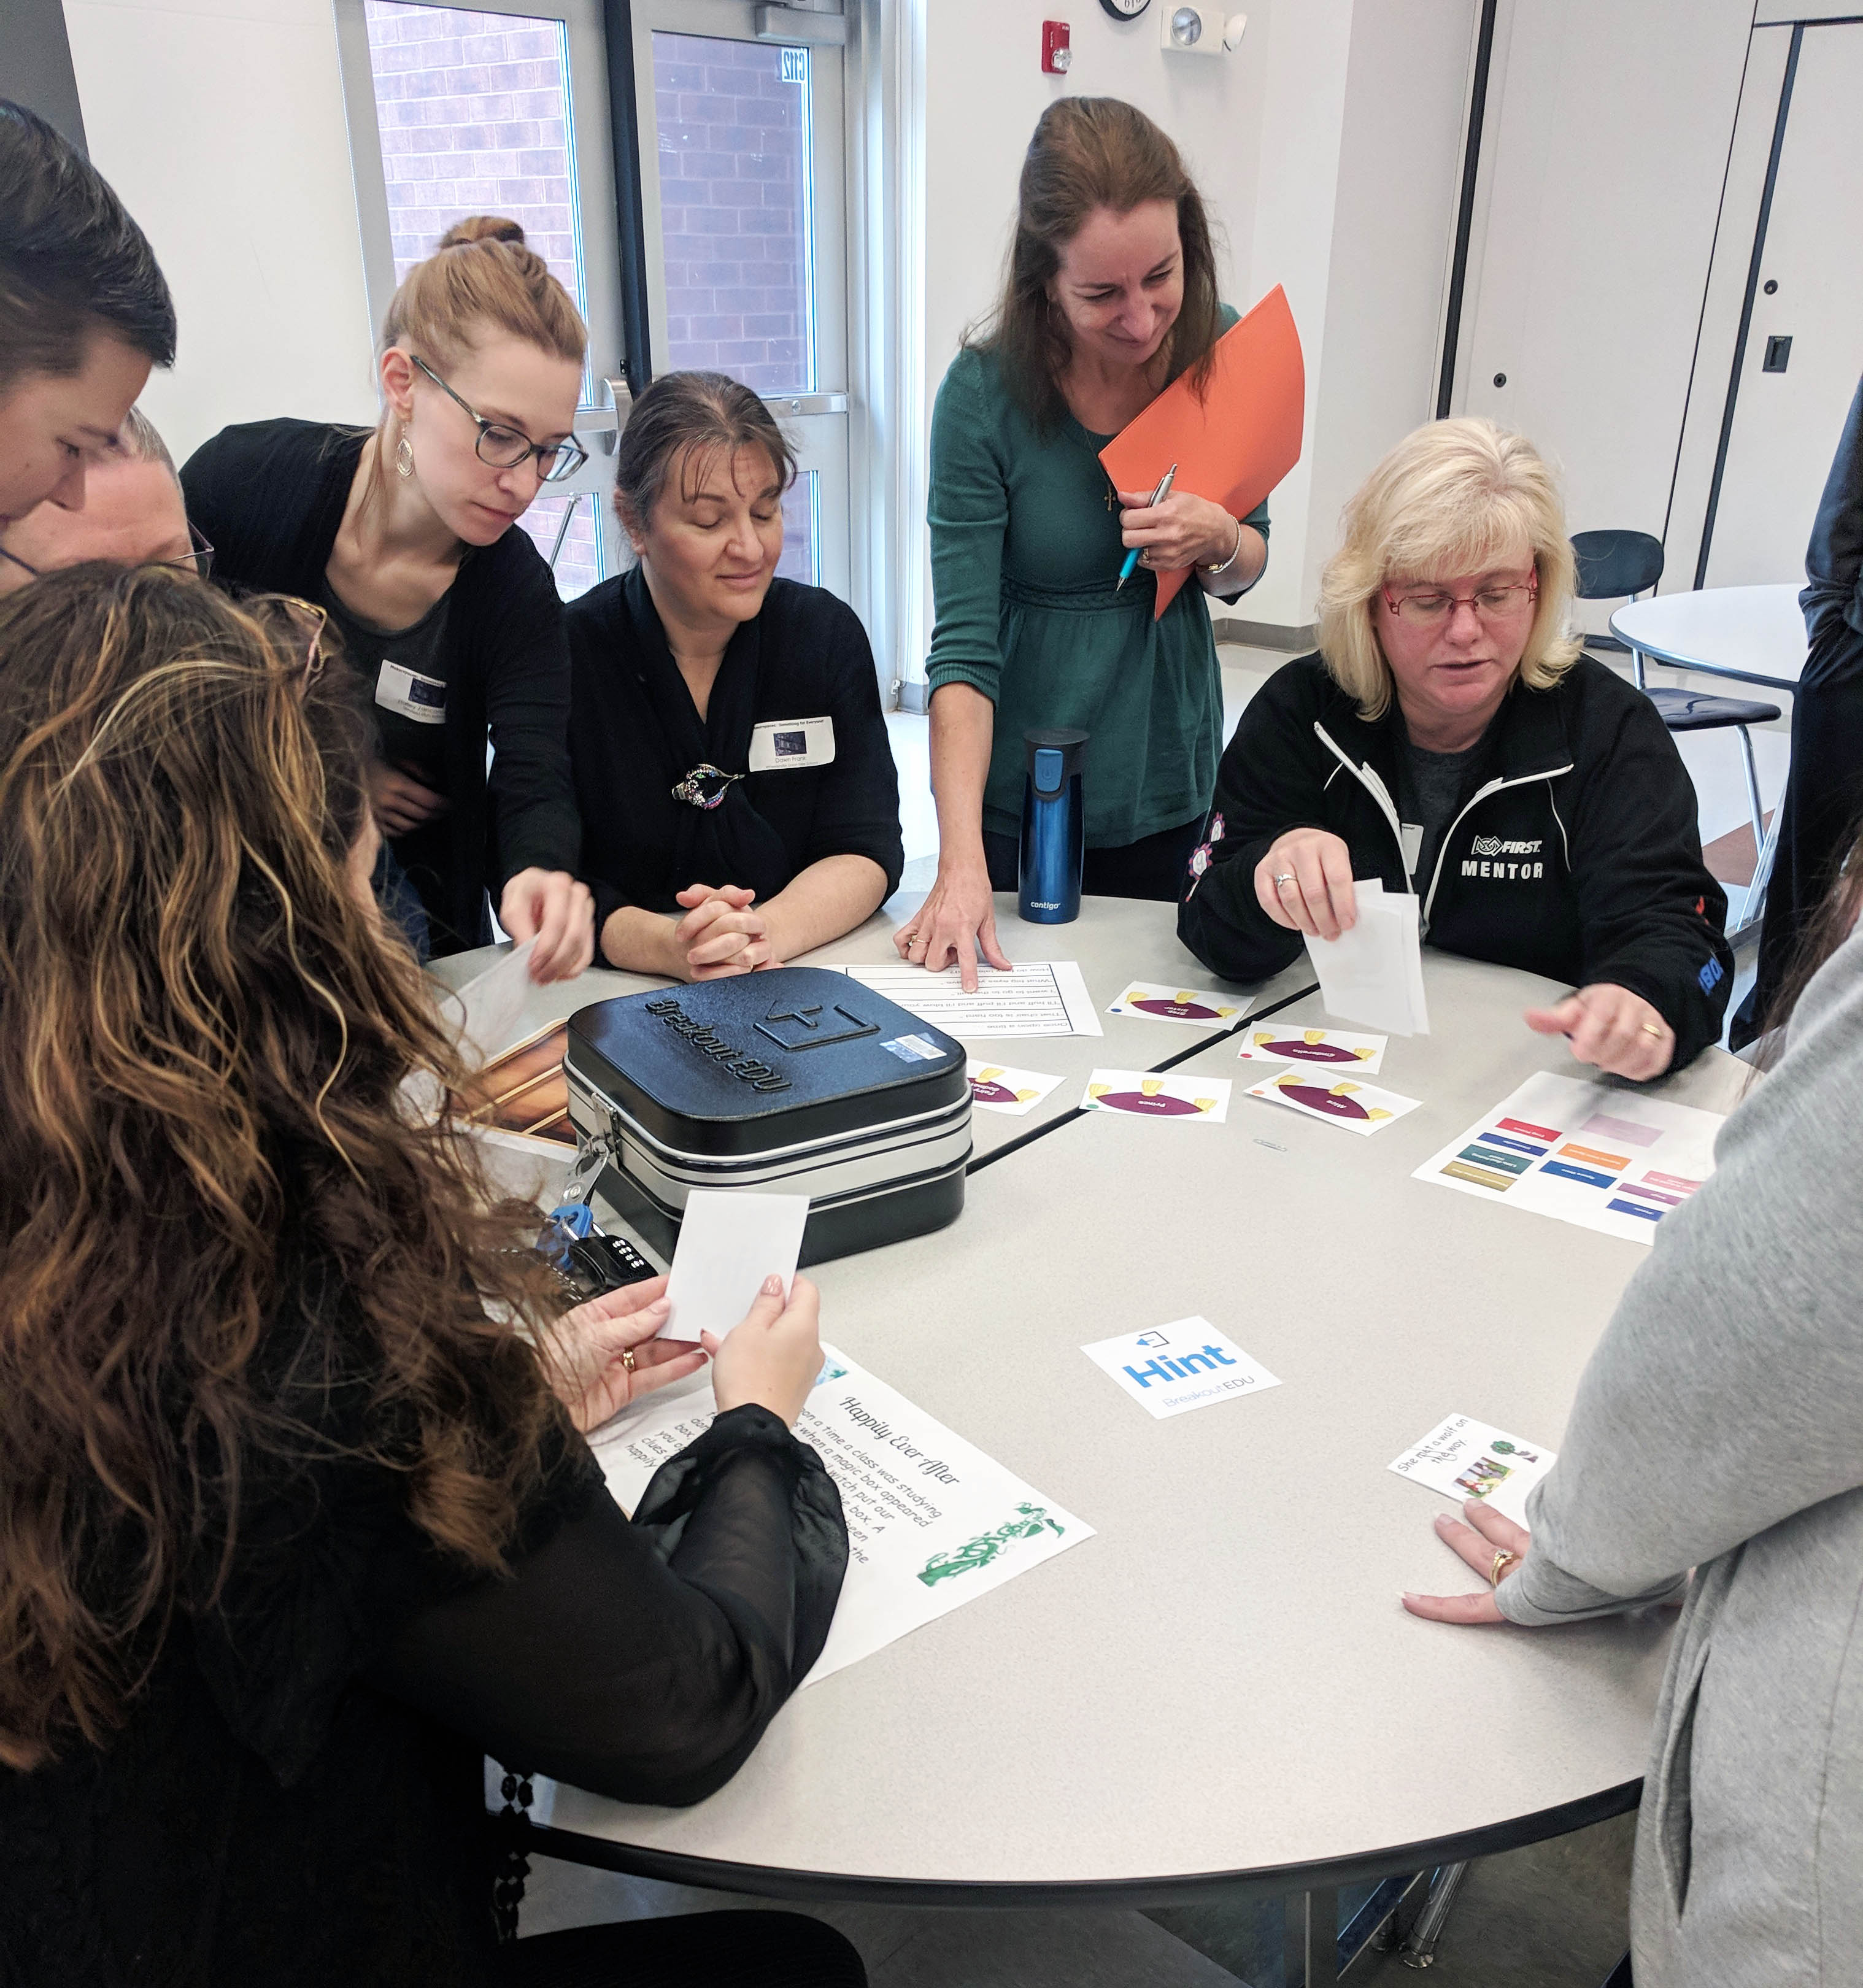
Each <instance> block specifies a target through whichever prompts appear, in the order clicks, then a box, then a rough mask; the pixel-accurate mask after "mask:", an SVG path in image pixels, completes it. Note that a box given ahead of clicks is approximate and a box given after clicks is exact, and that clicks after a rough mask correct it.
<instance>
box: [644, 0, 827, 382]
mask: <svg viewBox="0 0 1863 1988" xmlns="http://www.w3.org/2000/svg"><path fill="white" fill-rule="evenodd" d="M783 56H784V51H783V49H779V48H777V47H774V46H769V45H767V44H764V43H759V42H731V41H718V40H712V39H705V38H702V37H701V36H698V35H668V34H656V35H654V112H655V115H656V117H657V119H658V123H659V127H660V215H661V238H662V242H663V245H664V252H665V258H666V311H667V332H668V352H667V355H666V361H665V363H667V364H668V365H669V366H697V367H713V368H715V370H718V371H719V372H721V373H729V374H732V375H733V376H734V377H736V378H738V379H739V380H742V381H743V382H744V383H745V384H746V386H750V387H756V388H757V389H758V390H759V392H763V393H772V392H782V391H788V392H790V393H794V392H796V391H798V390H801V391H806V390H807V389H808V388H809V387H810V385H811V384H813V383H812V381H811V380H810V372H811V370H812V369H811V367H810V363H809V361H810V353H809V350H808V330H809V327H808V325H807V323H806V311H807V296H806V263H807V242H806V235H805V234H804V232H803V231H804V225H805V221H806V210H805V208H804V204H803V196H804V175H805V174H806V171H807V161H806V159H805V158H804V157H803V143H804V140H805V137H806V127H805V113H806V85H804V84H803V83H785V82H783V80H782V79H781V71H782V63H783Z"/></svg>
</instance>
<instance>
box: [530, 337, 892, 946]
mask: <svg viewBox="0 0 1863 1988" xmlns="http://www.w3.org/2000/svg"><path fill="white" fill-rule="evenodd" d="M795 474H796V465H795V459H794V458H793V455H792V454H791V452H790V449H789V443H788V442H787V441H786V439H785V438H784V436H783V431H782V430H781V429H780V428H779V427H778V426H777V425H776V421H775V419H774V418H773V416H772V414H771V413H770V411H769V408H767V407H766V406H765V405H764V404H763V403H762V401H760V400H759V399H758V397H757V396H756V394H753V393H752V391H750V389H749V387H746V386H742V385H740V384H739V383H738V382H737V381H736V380H732V379H728V378H727V377H725V375H724V374H722V373H668V374H665V375H664V377H661V378H660V379H658V380H655V381H654V384H652V385H651V387H648V388H647V391H645V392H644V394H641V397H640V398H639V399H638V400H637V401H635V403H634V407H633V409H632V411H631V413H630V414H629V415H628V418H627V427H626V428H624V430H623V431H622V434H621V439H620V449H619V451H618V454H617V461H616V468H615V484H614V505H615V511H616V514H617V516H618V517H619V518H620V521H621V526H622V529H624V531H625V532H627V536H628V539H629V540H630V542H631V543H632V545H633V546H634V552H635V553H636V555H637V557H638V559H639V561H640V563H639V564H638V565H637V566H636V567H635V568H634V570H633V571H632V572H631V573H626V574H624V575H623V576H621V577H620V579H618V580H607V581H606V582H604V583H603V584H602V585H601V586H600V587H596V588H595V589H594V590H593V591H592V592H590V593H585V594H584V595H583V597H582V598H581V599H580V600H577V601H576V602H574V603H572V605H571V606H570V609H569V610H568V620H569V630H570V668H571V678H572V684H573V722H572V725H571V728H570V756H571V758H572V759H573V762H574V765H575V769H576V799H577V802H578V804H579V806H580V810H581V813H582V820H583V849H582V874H583V876H585V877H587V878H588V879H589V880H590V884H591V886H592V887H593V890H594V893H595V908H596V930H597V934H598V935H599V938H600V946H601V952H602V957H603V958H604V959H606V960H607V962H608V963H609V964H610V965H613V966H620V967H628V968H631V969H634V971H635V972H641V973H663V974H667V975H671V977H672V978H673V979H678V980H705V979H715V978H717V977H718V975H722V974H730V973H747V972H754V971H755V970H756V969H758V968H760V967H766V966H780V965H782V964H783V962H785V961H786V960H789V959H792V958H794V957H795V956H796V955H797V954H799V953H803V952H809V951H810V949H811V948H813V947H816V946H818V945H826V944H827V942H828V941H829V940H830V939H833V938H839V937H840V935H841V934H842V933H843V932H845V931H850V930H851V929H852V928H853V927H854V926H855V925H858V924H859V923H860V921H861V920H862V919H863V918H867V916H869V915H871V913H872V912H873V911H874V909H875V908H877V906H878V905H879V904H881V902H882V901H883V900H884V899H885V898H887V897H888V896H889V895H890V894H891V892H892V891H893V890H894V888H895V887H896V886H897V885H898V881H899V873H900V870H901V867H902V865H903V863H904V855H903V851H902V849H901V842H900V835H899V783H898V775H897V774H896V773H895V772H894V767H893V754H892V747H891V743H890V742H889V741H888V738H887V732H886V719H885V717H884V714H883V713H882V712H881V708H880V690H879V685H878V684H877V681H875V678H874V659H873V651H871V649H870V648H869V647H868V646H867V635H866V631H864V629H863V628H862V627H861V626H860V621H859V620H858V619H857V617H856V616H855V614H854V610H852V609H851V608H850V607H848V606H847V604H846V603H844V602H843V601H840V600H837V599H836V598H835V597H834V596H833V594H832V593H828V592H827V591H826V590H824V589H823V588H821V587H804V586H802V585H800V584H799V583H797V582H796V581H794V580H778V579H776V577H775V573H776V562H777V560H779V559H780V558H781V557H782V556H783V492H784V491H785V490H786V489H787V488H788V487H789V484H790V482H792V481H793V478H794V477H795Z"/></svg>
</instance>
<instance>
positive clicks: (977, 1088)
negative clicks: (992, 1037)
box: [964, 1057, 1060, 1118]
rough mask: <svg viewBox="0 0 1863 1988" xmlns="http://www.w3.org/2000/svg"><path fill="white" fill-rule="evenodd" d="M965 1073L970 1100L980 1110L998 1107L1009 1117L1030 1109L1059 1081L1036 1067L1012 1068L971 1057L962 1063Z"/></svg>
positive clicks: (1019, 1115)
mask: <svg viewBox="0 0 1863 1988" xmlns="http://www.w3.org/2000/svg"><path fill="white" fill-rule="evenodd" d="M964 1073H965V1076H967V1077H969V1079H970V1101H971V1103H972V1104H973V1105H975V1107H976V1108H977V1109H978V1110H979V1111H1000V1112H1001V1113H1003V1115H1004V1116H1005V1117H1009V1118H1019V1117H1022V1116H1023V1114H1025V1113H1026V1112H1030V1111H1033V1110H1034V1109H1035V1107H1036V1105H1038V1104H1040V1102H1041V1101H1042V1100H1043V1098H1044V1097H1046V1096H1047V1094H1049V1092H1050V1091H1051V1090H1053V1088H1054V1087H1055V1086H1056V1085H1057V1084H1059V1083H1060V1078H1059V1077H1050V1076H1048V1075H1046V1073H1044V1072H1043V1071H1041V1070H1012V1069H1010V1068H1009V1066H1008V1064H1006V1063H979V1062H978V1061H976V1060H975V1058H974V1057H973V1058H972V1060H970V1061H969V1063H965V1066H964Z"/></svg>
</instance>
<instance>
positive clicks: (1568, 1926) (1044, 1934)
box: [522, 1816, 1635, 1988]
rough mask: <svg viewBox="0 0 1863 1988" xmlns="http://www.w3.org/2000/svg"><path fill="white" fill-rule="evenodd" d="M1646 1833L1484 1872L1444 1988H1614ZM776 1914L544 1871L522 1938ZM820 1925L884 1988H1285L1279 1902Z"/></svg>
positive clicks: (1378, 1982)
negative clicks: (632, 1923) (737, 1913)
mask: <svg viewBox="0 0 1863 1988" xmlns="http://www.w3.org/2000/svg"><path fill="white" fill-rule="evenodd" d="M1634 1824H1635V1818H1634V1817H1628V1816H1625V1817H1618V1819H1617V1820H1616V1821H1612V1822H1608V1823H1601V1824H1598V1826H1597V1827H1595V1828H1592V1829H1587V1830H1582V1831H1579V1832H1577V1834H1574V1835H1571V1836H1567V1837H1560V1838H1555V1839H1554V1841H1551V1842H1550V1843H1543V1844H1535V1845H1534V1846H1533V1847H1532V1848H1530V1849H1527V1850H1519V1851H1510V1852H1509V1853H1507V1854H1505V1855H1503V1856H1500V1857H1491V1858H1486V1859H1485V1860H1484V1861H1483V1862H1481V1863H1479V1864H1478V1865H1476V1866H1475V1867H1474V1868H1473V1869H1472V1871H1471V1872H1470V1874H1469V1880H1468V1882H1467V1883H1466V1885H1464V1886H1463V1888H1462V1892H1461V1895H1460V1896H1459V1898H1458V1899H1457V1901H1456V1906H1455V1909H1454V1911H1453V1912H1452V1914H1451V1915H1450V1918H1449V1925H1448V1929H1447V1930H1446V1932H1445V1933H1444V1936H1443V1938H1442V1945H1441V1946H1440V1948H1439V1951H1438V1955H1437V1959H1436V1963H1435V1966H1434V1967H1433V1968H1432V1969H1431V1970H1430V1974H1429V1980H1430V1982H1431V1983H1432V1988H1496V1984H1498V1983H1502V1982H1505V1983H1507V1985H1508V1988H1600V1984H1601V1983H1602V1982H1603V1981H1604V1977H1605V1976H1607V1975H1608V1973H1609V1972H1610V1971H1611V1967H1612V1966H1613V1965H1614V1963H1615V1962H1616V1960H1617V1958H1618V1955H1619V1954H1620V1953H1621V1952H1622V1951H1623V1949H1624V1946H1625V1939H1626V1934H1625V1912H1626V1902H1627V1898H1628V1878H1629V1868H1630V1844H1631V1834H1632V1831H1633V1828H1634ZM752 1905H757V1906H764V1905H767V1902H766V1901H763V1900H759V1899H756V1898H742V1897H736V1896H731V1895H721V1894H715V1893H712V1892H698V1891H693V1890H690V1889H688V1888H683V1887H681V1886H678V1885H656V1884H651V1883H648V1882H647V1881H645V1880H644V1879H639V1878H621V1877H617V1876H615V1875H613V1874H611V1873H608V1872H604V1871H590V1870H586V1869H583V1868H581V1867H580V1866H578V1865H568V1864H559V1863H556V1862H554V1861H550V1860H547V1859H544V1858H538V1859H536V1860H535V1861H534V1863H533V1869H532V1875H531V1882H530V1886H529V1892H528V1894H527V1895H526V1902H525V1905H524V1912H523V1918H522V1927H523V1930H524V1932H526V1934H530V1933H539V1932H550V1931H552V1930H553V1929H556V1927H559V1926H568V1925H587V1924H591V1923H593V1922H598V1921H606V1920H611V1919H631V1918H641V1917H647V1916H658V1915H660V1914H661V1913H664V1912H712V1911H717V1910H719V1909H725V1910H729V1909H734V1908H738V1907H743V1906H752ZM810 1910H812V1911H813V1912H815V1913H816V1915H817V1916H818V1917H820V1918H822V1919H827V1920H829V1921H830V1922H832V1923H833V1925H837V1926H838V1927H840V1929H841V1931H842V1932H844V1933H845V1934H846V1935H847V1937H848V1938H849V1939H851V1940H852V1941H853V1942H854V1945H855V1946H857V1948H858V1949H860V1955H861V1957H862V1958H863V1959H864V1960H865V1962H866V1963H867V1973H868V1975H869V1976H870V1978H871V1981H872V1983H873V1988H1226V1984H1229V1985H1230V1988H1232V1984H1235V1983H1243V1984H1245V1988H1282V1975H1281V1965H1280V1951H1279V1948H1280V1913H1279V1909H1278V1907H1277V1906H1276V1905H1274V1904H1273V1902H1270V1903H1268V1904H1266V1905H1244V1906H1232V1905H1208V1904H1205V1905H1195V1906H1190V1907H1185V1908H1182V1909H1176V1910H1161V1911H1157V1912H1150V1913H1141V1912H1118V1911H1107V1912H955V1911H948V1910H945V1911H929V1910H928V1911H919V1910H913V1909H908V1908H905V1907H898V1906H875V1905H821V1906H819V1907H812V1908H810ZM1417 1979H1418V1977H1417V1976H1416V1975H1415V1973H1412V1971H1411V1970H1410V1969H1408V1968H1406V1967H1405V1966H1404V1965H1403V1964H1402V1963H1401V1962H1400V1961H1399V1960H1398V1959H1397V1957H1396V1956H1395V1955H1389V1954H1374V1955H1368V1956H1366V1957H1365V1959H1364V1960H1363V1961H1362V1962H1361V1963H1360V1964H1359V1966H1358V1967H1356V1968H1355V1969H1354V1970H1353V1973H1352V1974H1351V1977H1350V1980H1351V1985H1352V1988H1367V1984H1370V1985H1371V1988H1401V1984H1403V1983H1414V1982H1415V1981H1416V1980H1417Z"/></svg>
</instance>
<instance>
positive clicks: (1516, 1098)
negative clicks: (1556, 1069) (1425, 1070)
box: [1412, 1071, 1726, 1243]
mask: <svg viewBox="0 0 1863 1988" xmlns="http://www.w3.org/2000/svg"><path fill="white" fill-rule="evenodd" d="M1724 1124H1726V1118H1725V1117H1723V1115H1722V1114H1720V1113H1719V1112H1718V1111H1699V1110H1698V1109H1697V1108H1696V1107H1695V1106H1693V1105H1692V1104H1671V1103H1669V1100H1667V1099H1666V1098H1662V1097H1645V1096H1644V1095H1643V1094H1642V1093H1641V1092H1639V1091H1634V1090H1620V1089H1619V1088H1618V1087H1617V1086H1616V1085H1614V1084H1587V1082H1585V1081H1584V1079H1583V1078H1581V1077H1555V1076H1554V1075H1553V1074H1552V1073H1550V1071H1542V1072H1541V1073H1540V1075H1539V1076H1537V1077H1529V1078H1528V1079H1527V1081H1526V1082H1525V1083H1524V1084H1522V1085H1521V1086H1520V1088H1519V1090H1516V1091H1514V1092H1513V1093H1512V1094H1511V1095H1510V1096H1509V1097H1506V1098H1503V1100H1502V1101H1501V1102H1500V1104H1497V1105H1496V1107H1494V1109H1493V1111H1489V1112H1485V1113H1484V1114H1483V1115H1482V1116H1481V1117H1479V1118H1478V1119H1476V1121H1475V1123H1474V1124H1472V1125H1471V1126H1470V1127H1469V1129H1468V1131H1466V1132H1464V1133H1463V1134H1462V1136H1461V1137H1460V1138H1456V1139H1452V1140H1451V1141H1449V1144H1447V1145H1446V1146H1445V1147H1444V1148H1443V1149H1442V1151H1441V1152H1439V1153H1436V1154H1433V1155H1432V1156H1431V1157H1430V1158H1429V1159H1427V1160H1425V1161H1424V1162H1423V1164H1422V1166H1420V1167H1418V1169H1417V1171H1416V1172H1415V1175H1413V1176H1412V1178H1415V1179H1417V1180H1423V1181H1432V1182H1435V1185H1437V1186H1438V1187H1449V1188H1455V1189H1456V1192H1458V1193H1459V1194H1472V1195H1476V1197H1477V1198H1478V1199H1481V1200H1484V1201H1497V1202H1501V1203H1503V1205H1506V1207H1509V1208H1523V1209H1527V1210H1528V1211H1529V1212H1530V1213H1532V1214H1535V1215H1552V1216H1553V1217H1554V1219H1556V1220H1558V1221H1560V1222H1574V1223H1576V1224H1577V1226H1579V1227H1580V1228H1581V1229H1601V1230H1602V1231H1603V1232H1604V1234H1605V1235H1607V1236H1622V1237H1624V1238H1625V1239H1626V1240H1627V1241H1629V1242H1643V1243H1647V1242H1648V1241H1649V1240H1650V1239H1651V1238H1652V1236H1654V1235H1655V1232H1656V1229H1657V1226H1658V1224H1659V1223H1660V1222H1662V1218H1663V1217H1664V1216H1665V1215H1667V1214H1668V1213H1669V1211H1670V1210H1671V1209H1675V1208H1679V1207H1680V1206H1681V1205H1682V1203H1683V1202H1685V1201H1686V1200H1687V1199H1689V1196H1690V1195H1692V1194H1693V1193H1694V1192H1695V1190H1696V1188H1698V1187H1699V1186H1700V1185H1701V1184H1702V1182H1703V1181H1705V1180H1706V1178H1708V1176H1709V1175H1710V1174H1711V1173H1713V1171H1714V1141H1715V1136H1716V1134H1717V1133H1719V1131H1720V1129H1721V1128H1722V1126H1723V1125H1724Z"/></svg>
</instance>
